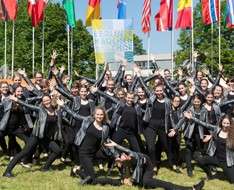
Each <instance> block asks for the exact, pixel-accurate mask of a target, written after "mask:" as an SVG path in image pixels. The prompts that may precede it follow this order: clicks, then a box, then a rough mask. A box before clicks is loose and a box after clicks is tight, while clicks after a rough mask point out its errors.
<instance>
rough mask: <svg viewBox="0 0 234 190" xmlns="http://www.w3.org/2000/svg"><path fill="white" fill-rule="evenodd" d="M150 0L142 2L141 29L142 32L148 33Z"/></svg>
mask: <svg viewBox="0 0 234 190" xmlns="http://www.w3.org/2000/svg"><path fill="white" fill-rule="evenodd" d="M150 16H151V0H144V5H143V12H142V20H141V27H142V32H144V33H147V32H150Z"/></svg>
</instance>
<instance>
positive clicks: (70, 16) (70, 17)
mask: <svg viewBox="0 0 234 190" xmlns="http://www.w3.org/2000/svg"><path fill="white" fill-rule="evenodd" d="M63 7H64V9H65V11H66V15H67V24H68V25H69V26H70V27H71V28H74V27H75V25H76V18H75V7H74V0H63Z"/></svg>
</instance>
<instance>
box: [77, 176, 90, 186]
mask: <svg viewBox="0 0 234 190" xmlns="http://www.w3.org/2000/svg"><path fill="white" fill-rule="evenodd" d="M91 181H92V178H91V177H90V176H87V177H86V178H84V179H81V180H80V184H81V185H85V184H90V183H91Z"/></svg>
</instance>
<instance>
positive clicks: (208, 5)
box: [0, 0, 234, 33]
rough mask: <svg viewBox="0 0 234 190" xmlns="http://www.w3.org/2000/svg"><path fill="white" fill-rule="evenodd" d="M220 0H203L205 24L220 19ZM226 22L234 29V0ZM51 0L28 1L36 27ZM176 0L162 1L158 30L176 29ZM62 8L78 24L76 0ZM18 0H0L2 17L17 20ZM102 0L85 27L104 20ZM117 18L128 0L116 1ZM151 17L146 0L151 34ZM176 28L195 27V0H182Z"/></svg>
mask: <svg viewBox="0 0 234 190" xmlns="http://www.w3.org/2000/svg"><path fill="white" fill-rule="evenodd" d="M219 1H220V0H201V5H202V20H203V23H204V24H206V25H209V24H213V23H216V22H218V21H219V17H220V13H219V10H220V9H219V3H220V2H219ZM226 2H227V10H226V22H227V27H228V28H234V0H226ZM47 3H48V0H28V15H29V17H30V18H31V21H32V26H33V27H36V26H38V25H39V24H40V22H42V21H43V17H44V10H45V8H46V5H47ZM173 6H174V5H173V0H161V1H160V8H159V11H158V12H157V13H156V15H155V18H154V19H155V23H156V30H157V31H168V30H171V29H172V28H173ZM63 7H64V9H65V12H66V15H67V24H68V26H69V27H71V28H73V27H75V22H76V19H75V5H74V0H63ZM17 8H18V6H17V0H0V20H15V19H16V15H17ZM100 9H101V0H89V2H88V9H87V14H86V22H85V23H86V26H91V22H92V20H93V19H101V10H100ZM117 9H118V14H117V18H118V19H126V17H127V14H126V12H127V2H126V0H117ZM150 18H151V0H144V3H143V11H142V22H141V24H142V31H143V32H144V33H148V32H150V31H151V28H150ZM175 28H176V29H178V28H181V29H191V28H192V0H179V3H178V8H177V20H176V24H175Z"/></svg>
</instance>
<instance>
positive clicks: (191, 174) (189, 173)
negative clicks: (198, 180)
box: [187, 169, 193, 177]
mask: <svg viewBox="0 0 234 190" xmlns="http://www.w3.org/2000/svg"><path fill="white" fill-rule="evenodd" d="M187 174H188V176H189V177H193V171H192V170H190V169H188V170H187Z"/></svg>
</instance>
